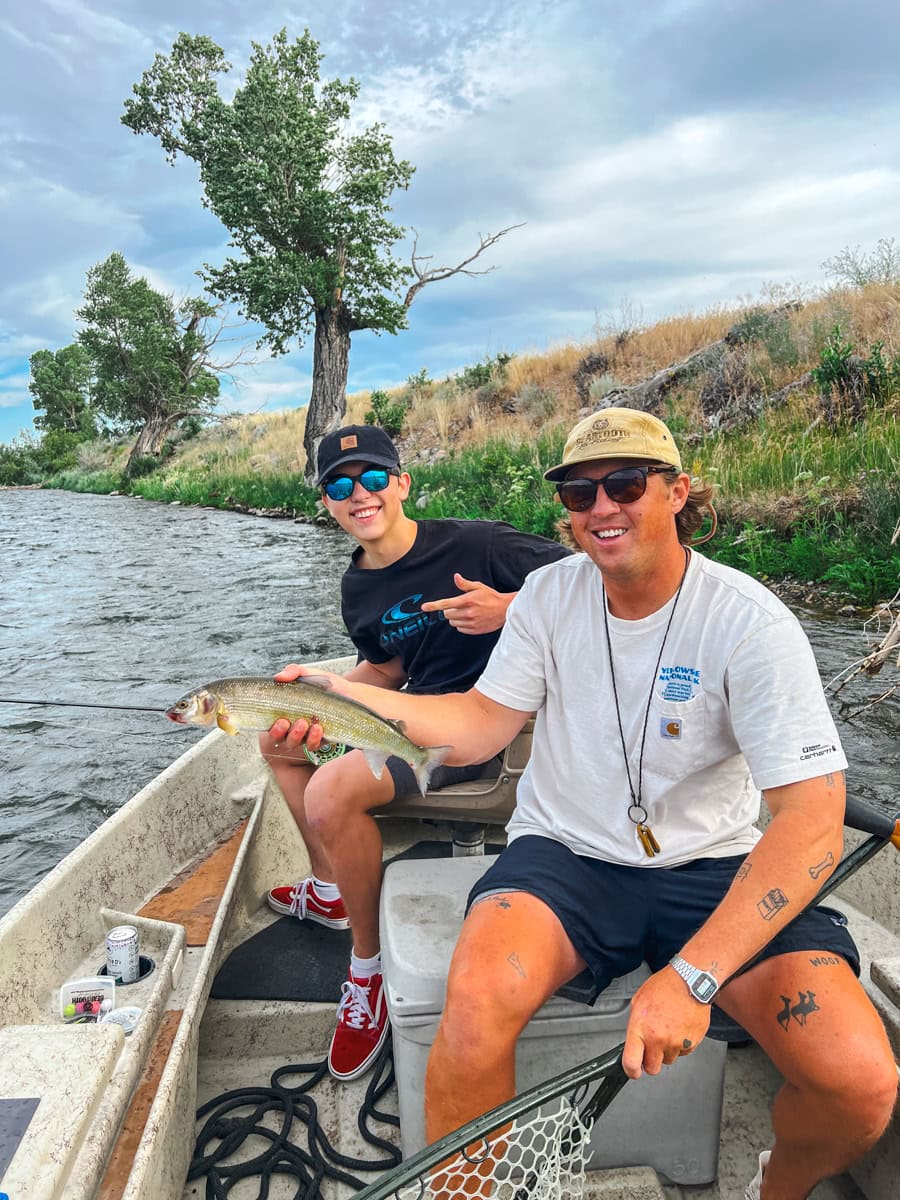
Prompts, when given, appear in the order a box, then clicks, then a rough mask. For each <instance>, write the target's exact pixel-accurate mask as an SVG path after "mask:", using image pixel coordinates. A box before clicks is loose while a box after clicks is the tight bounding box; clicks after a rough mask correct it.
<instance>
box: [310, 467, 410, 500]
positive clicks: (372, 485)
mask: <svg viewBox="0 0 900 1200" xmlns="http://www.w3.org/2000/svg"><path fill="white" fill-rule="evenodd" d="M396 474H397V472H396V471H388V470H387V469H386V468H385V467H369V468H368V469H367V470H365V471H363V472H362V474H360V475H335V476H334V478H333V479H329V480H327V481H326V482H325V483H323V484H322V490H323V491H324V493H325V495H326V496H327V497H328V499H329V500H347V499H349V498H350V496H352V495H353V489H354V488H355V487H356V485H357V483H361V484H362V485H363V487H364V488H365V489H366V491H367V492H383V491H384V489H385V488H386V487H387V485H388V482H389V480H390V478H391V476H392V475H396Z"/></svg>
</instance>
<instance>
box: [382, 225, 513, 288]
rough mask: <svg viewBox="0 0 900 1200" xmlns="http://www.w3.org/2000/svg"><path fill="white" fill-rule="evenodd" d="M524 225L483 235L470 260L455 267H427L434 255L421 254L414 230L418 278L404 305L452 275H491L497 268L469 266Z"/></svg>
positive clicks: (511, 226) (414, 257) (416, 231)
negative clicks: (474, 269) (473, 268)
mask: <svg viewBox="0 0 900 1200" xmlns="http://www.w3.org/2000/svg"><path fill="white" fill-rule="evenodd" d="M521 228H522V223H520V224H518V225H507V227H506V228H505V229H501V230H500V232H499V233H489V234H488V235H487V236H486V237H485V236H483V235H482V234H479V235H478V238H479V246H478V249H477V250H476V251H475V252H474V254H470V255H469V257H468V258H464V259H463V260H462V262H461V263H458V264H457V265H456V266H455V267H426V266H425V265H424V264H425V263H429V262H431V260H432V258H433V257H434V255H433V254H419V253H418V248H419V234H418V230H415V229H414V230H413V233H414V234H415V235H416V236H415V240H414V241H413V249H412V261H411V264H410V265H411V267H412V272H413V275H415V277H416V282H415V283H413V284H411V285H410V287H409V290H408V291H407V293H406V297H405V299H404V301H403V304H404V306H405V307H406V308H409V306H410V305H411V304H412V302H413V300H415V298H416V296H417V295H418V293H419V292H420V291H421V290H422V288H423V287H425V286H426V284H429V283H437V282H438V281H439V280H441V279H449V278H450V277H451V275H472V276H474V275H489V274H490V272H491V271H495V270H496V269H497V268H496V267H485V268H484V270H482V271H471V270H469V269H468V268H469V264H470V263H473V262H474V261H475V260H476V258H478V257H479V256H480V255H482V254H483V253H484V251H485V250H487V249H489V248H490V247H491V246H494V245H496V244H497V242H499V241H500V239H501V238H502V237H505V236H506V234H508V233H510V232H511V231H512V230H513V229H521Z"/></svg>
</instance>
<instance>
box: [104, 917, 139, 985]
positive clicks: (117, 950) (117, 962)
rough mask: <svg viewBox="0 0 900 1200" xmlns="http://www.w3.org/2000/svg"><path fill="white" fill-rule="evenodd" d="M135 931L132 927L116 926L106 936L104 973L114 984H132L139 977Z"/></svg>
mask: <svg viewBox="0 0 900 1200" xmlns="http://www.w3.org/2000/svg"><path fill="white" fill-rule="evenodd" d="M140 961H141V960H140V952H139V950H138V935H137V930H136V929H135V927H134V926H133V925H117V926H116V927H115V929H111V930H110V931H109V933H108V934H107V935H106V973H107V975H110V976H111V977H112V978H113V979H115V981H116V983H134V981H135V980H136V979H137V978H138V976H139V975H140V971H141V968H140Z"/></svg>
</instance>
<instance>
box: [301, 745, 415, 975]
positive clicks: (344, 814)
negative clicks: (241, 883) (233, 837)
mask: <svg viewBox="0 0 900 1200" xmlns="http://www.w3.org/2000/svg"><path fill="white" fill-rule="evenodd" d="M394 790H395V789H394V780H393V778H392V777H391V774H390V772H389V771H388V770H384V771H383V772H382V774H381V778H380V779H376V778H375V776H374V775H373V774H372V771H371V768H370V767H369V764H368V763H367V762H366V759H365V757H364V755H363V754H362V753H361V752H360V751H358V750H354V751H352V752H351V753H348V754H345V755H344V756H343V757H342V758H339V759H336V760H335V761H334V762H330V763H326V764H325V765H324V766H322V767H319V768H318V769H317V770H316V771H315V773H314V774H313V776H312V778H311V779H310V780H309V782H308V783H307V785H306V789H305V796H304V806H305V820H306V825H307V828H308V831H309V834H310V837H311V839H312V840H313V841H314V842H315V843H316V845H317V846H319V847H320V848H321V854H322V856H323V858H324V859H325V860H326V861H327V863H328V864H329V870H330V872H331V875H330V878H331V879H333V880H334V882H335V883H336V884H337V886H338V890H339V891H340V893H341V896H342V898H343V901H344V905H345V907H346V909H347V914H348V916H349V917H350V927H351V929H352V930H353V950H354V953H355V954H356V955H357V956H358V957H359V958H371V957H373V956H374V955H376V954H377V953H378V950H379V937H378V901H379V897H380V895H381V858H382V839H381V832H380V830H379V829H378V826H377V824H376V822H375V820H374V819H373V818H372V817H371V816H370V815H369V810H370V809H372V808H380V807H381V806H383V805H385V804H388V803H389V802H390V801H391V800H393V798H394Z"/></svg>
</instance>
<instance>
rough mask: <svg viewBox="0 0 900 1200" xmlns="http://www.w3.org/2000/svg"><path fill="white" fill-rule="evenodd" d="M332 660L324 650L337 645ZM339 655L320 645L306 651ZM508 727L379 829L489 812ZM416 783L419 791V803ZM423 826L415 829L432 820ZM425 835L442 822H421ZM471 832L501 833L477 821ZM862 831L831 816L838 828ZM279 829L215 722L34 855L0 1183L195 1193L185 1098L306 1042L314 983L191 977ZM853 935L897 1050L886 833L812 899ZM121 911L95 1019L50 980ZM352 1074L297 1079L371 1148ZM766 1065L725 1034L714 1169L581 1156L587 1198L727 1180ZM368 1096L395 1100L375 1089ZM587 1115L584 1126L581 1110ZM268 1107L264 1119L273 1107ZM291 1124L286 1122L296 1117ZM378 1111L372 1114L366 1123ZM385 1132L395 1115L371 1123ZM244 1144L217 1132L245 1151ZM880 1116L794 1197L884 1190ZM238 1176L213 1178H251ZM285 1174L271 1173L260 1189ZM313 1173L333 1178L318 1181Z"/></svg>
mask: <svg viewBox="0 0 900 1200" xmlns="http://www.w3.org/2000/svg"><path fill="white" fill-rule="evenodd" d="M349 662H350V660H346V665H349ZM323 666H328V667H331V668H338V669H340V664H335V663H332V664H323ZM528 737H529V735H528V734H527V733H526V734H523V735H521V737H520V739H518V740H517V742H516V743H514V744H513V747H512V748H511V751H510V752H509V753H508V756H507V760H506V762H505V764H504V771H503V773H502V775H501V779H500V780H499V781H497V782H490V781H478V783H477V784H474V785H473V784H469V785H461V788H460V790H459V791H450V792H444V793H438V794H434V795H433V796H432V797H430V798H429V799H427V800H425V801H423V800H422V798H421V797H411V798H410V799H409V800H408V801H404V802H399V803H398V804H396V805H394V806H392V809H393V811H392V812H388V813H387V814H386V816H385V819H384V821H383V825H382V829H383V832H384V834H385V842H386V851H387V853H388V854H392V853H395V852H396V851H397V850H400V849H402V848H404V847H405V846H407V845H409V844H410V843H412V842H415V841H417V840H418V839H419V838H420V837H422V836H423V832H422V826H421V825H420V824H419V821H418V818H420V817H422V816H425V815H426V814H431V815H434V813H435V811H437V812H439V813H440V814H441V815H442V816H443V817H444V818H448V819H449V818H454V817H455V818H456V819H465V820H468V821H479V820H481V821H484V822H487V823H489V824H490V823H493V822H497V821H499V820H502V818H503V813H504V812H505V811H507V809H508V804H509V797H510V795H511V790H512V789H513V788H514V786H515V776H516V774H517V773H518V772H519V771H520V770H521V767H522V766H523V765H524V762H525V760H526V759H527V754H528V748H529V740H528ZM435 805H437V806H438V807H437V808H435ZM424 836H426V837H429V838H434V837H435V836H436V834H435V830H434V827H429V829H428V832H427V833H425V834H424ZM438 836H441V837H443V838H445V839H447V840H449V839H450V837H451V833H450V831H449V827H447V826H439V835H438ZM490 836H491V838H492V839H494V840H501V838H502V832H501V829H500V828H499V827H496V828H494V829H493V830H492V832H491V835H490ZM861 840H862V835H859V834H856V833H853V832H851V831H848V837H847V841H848V846H851V847H852V846H854V845H856V844H857V843H858V842H860V841H861ZM307 867H308V857H307V854H306V850H305V847H304V846H303V843H302V841H301V839H300V836H299V833H298V832H297V829H296V827H295V825H294V823H293V821H292V820H291V818H290V816H289V814H288V812H287V809H286V807H285V805H284V804H283V802H282V801H281V798H280V796H279V795H278V793H277V789H276V788H275V786H274V784H273V783H272V782H271V779H270V776H269V773H268V771H267V770H266V769H265V767H264V766H263V764H262V762H261V760H260V758H259V756H258V753H257V750H256V747H255V743H254V740H253V739H251V738H243V737H239V738H230V737H227V736H225V735H223V734H222V733H220V732H218V731H215V732H213V733H211V734H209V735H208V736H207V737H206V738H204V739H203V740H202V741H201V742H199V743H197V744H196V745H195V746H194V747H193V748H192V749H191V750H189V751H188V752H187V753H186V754H184V755H182V756H181V757H180V758H179V759H178V760H177V761H176V762H174V763H173V764H172V765H171V766H170V767H169V768H168V769H167V770H166V771H164V772H163V773H162V774H161V775H159V776H158V777H157V778H156V779H155V780H154V781H153V782H152V783H151V784H149V785H148V786H147V787H146V788H144V789H143V790H142V791H141V792H139V793H138V794H137V795H136V796H135V797H134V798H133V799H132V800H131V801H129V803H128V804H126V805H125V806H124V807H123V808H122V809H121V810H119V811H118V812H117V813H115V814H114V815H113V816H112V817H110V818H109V820H107V821H106V822H105V823H104V824H103V825H102V826H101V827H100V828H99V829H98V830H97V831H96V832H95V833H94V834H92V835H91V836H90V837H89V838H88V839H86V841H85V842H84V843H83V844H82V845H81V846H80V847H78V849H76V850H75V851H74V852H73V853H71V854H70V855H69V856H68V857H67V858H65V859H64V860H63V861H62V862H61V863H60V864H59V865H58V866H57V867H56V868H55V869H54V870H53V871H51V872H50V873H49V874H48V875H47V876H46V877H45V878H44V879H43V880H42V881H41V882H40V883H39V884H38V885H37V886H36V887H35V888H34V889H33V890H32V891H31V892H30V893H29V894H28V895H27V896H26V897H25V898H24V899H23V900H22V901H21V902H20V903H19V904H18V905H17V906H16V907H15V908H14V909H13V910H12V911H11V912H10V913H8V914H7V916H6V917H4V918H3V920H2V921H0V1003H2V1013H3V1025H2V1028H0V1193H4V1192H5V1193H6V1195H7V1196H8V1197H9V1200H25V1198H26V1197H27V1198H28V1200H120V1198H121V1200H181V1198H182V1197H184V1198H187V1197H191V1198H193V1197H198V1196H202V1195H204V1194H205V1184H204V1181H203V1180H202V1179H198V1180H196V1181H194V1182H191V1183H188V1184H186V1183H185V1178H186V1175H187V1170H188V1164H189V1162H190V1160H191V1155H192V1150H193V1146H194V1141H195V1137H196V1131H197V1124H196V1121H195V1112H196V1109H197V1107H198V1106H199V1105H200V1104H202V1103H203V1102H205V1101H206V1100H208V1099H209V1098H211V1097H213V1096H216V1095H218V1094H219V1093H222V1092H224V1091H226V1090H228V1089H231V1088H237V1087H245V1086H249V1085H265V1084H268V1082H269V1079H270V1077H271V1075H272V1073H273V1071H274V1070H276V1069H277V1068H278V1067H279V1066H281V1065H283V1064H286V1063H296V1062H309V1061H316V1060H320V1059H322V1058H323V1057H324V1054H325V1051H326V1049H327V1046H328V1042H329V1039H330V1036H331V1032H332V1030H333V1027H334V1009H335V1005H334V1003H333V1002H331V1003H316V1002H308V1001H278V1000H264V1001H248V1000H222V999H210V989H211V987H212V984H213V980H214V977H215V975H216V973H217V971H218V969H219V967H220V966H221V964H222V963H223V961H224V960H225V959H226V957H227V956H228V955H229V954H230V952H231V951H232V950H233V949H234V948H235V947H238V946H240V945H242V944H243V943H245V942H246V941H247V939H248V938H250V937H251V936H253V935H255V934H257V933H258V932H260V931H261V930H263V929H265V928H266V927H267V926H268V925H270V924H271V923H272V922H273V921H275V920H276V919H277V918H276V917H275V914H273V913H272V912H270V910H269V909H268V907H267V906H266V904H265V894H266V891H267V889H268V888H269V887H270V886H272V883H273V881H286V880H291V879H297V878H300V877H301V876H303V875H304V874H305V873H306V870H307ZM832 902H836V903H837V904H838V907H840V908H841V909H842V910H843V911H845V912H846V913H847V914H848V916H849V918H850V923H851V928H852V930H853V933H854V936H855V937H856V939H857V941H858V943H859V945H860V948H861V950H862V952H863V957H864V967H863V978H864V981H865V983H866V986H867V988H868V989H869V991H870V994H871V996H872V998H873V1000H874V1002H875V1004H876V1005H877V1007H878V1009H879V1011H880V1012H881V1013H882V1015H883V1017H884V1019H885V1022H886V1024H887V1026H888V1029H889V1031H890V1034H891V1038H892V1043H893V1046H894V1049H895V1053H896V1054H897V1056H898V1058H900V855H897V854H895V853H894V852H893V851H892V850H890V849H889V850H887V851H886V852H883V853H881V854H879V855H877V856H876V857H875V858H874V859H873V860H872V861H871V862H869V863H867V864H866V865H865V866H864V867H863V868H862V869H861V870H860V871H859V872H857V873H856V874H855V875H854V876H853V878H852V879H850V880H849V881H848V882H847V883H846V884H845V885H844V887H842V888H841V889H840V890H839V892H838V893H837V894H836V897H834V898H833V899H832ZM121 925H131V926H134V927H135V928H137V930H138V933H139V937H140V951H141V955H142V956H145V957H146V958H147V959H149V960H151V961H152V964H153V969H152V971H150V973H149V974H147V975H146V976H145V977H144V978H142V979H141V980H139V981H138V982H137V983H134V984H131V985H129V986H128V987H127V988H125V989H120V990H119V996H118V998H117V1000H116V1004H117V1005H119V1004H123V1005H128V1006H135V1007H139V1008H140V1009H141V1014H140V1018H139V1020H138V1021H137V1024H136V1027H135V1028H134V1031H133V1032H132V1033H130V1034H129V1035H128V1036H126V1035H125V1031H124V1029H123V1028H122V1027H120V1026H116V1025H111V1024H64V1023H63V1022H62V1020H61V1018H60V1010H59V986H60V983H61V982H62V981H63V980H71V979H78V978H84V977H88V976H93V975H95V974H96V972H97V969H98V966H99V965H100V964H102V963H103V962H104V957H105V937H106V934H107V932H108V931H109V930H110V929H111V928H113V927H115V926H121ZM366 1083H367V1080H366V1079H365V1078H363V1079H361V1080H358V1081H356V1082H354V1083H352V1084H342V1085H337V1084H335V1083H333V1081H331V1080H330V1079H327V1078H326V1079H325V1080H323V1081H322V1082H321V1083H320V1084H319V1085H318V1087H317V1089H316V1093H315V1094H316V1098H317V1100H318V1102H319V1115H320V1121H321V1125H322V1127H323V1128H324V1129H325V1130H326V1131H327V1133H328V1136H329V1138H330V1139H331V1140H332V1142H333V1143H334V1144H335V1145H337V1146H338V1148H339V1149H341V1150H342V1152H343V1153H345V1154H348V1155H350V1156H353V1157H359V1156H368V1157H373V1155H372V1152H371V1149H370V1148H369V1149H368V1150H367V1148H366V1147H365V1146H364V1145H363V1144H362V1142H361V1139H360V1135H359V1132H358V1129H357V1121H356V1117H357V1111H358V1109H359V1106H360V1103H361V1100H362V1097H363V1094H364V1092H365V1088H366ZM778 1083H779V1081H778V1078H777V1075H776V1074H775V1072H774V1070H773V1069H772V1068H771V1066H770V1065H769V1064H768V1062H767V1060H766V1059H765V1058H764V1056H763V1055H762V1054H761V1053H760V1052H759V1051H758V1050H757V1049H756V1048H755V1047H748V1048H743V1049H731V1050H729V1052H728V1054H727V1059H726V1067H725V1100H724V1109H723V1116H722V1125H721V1139H720V1144H719V1155H718V1182H717V1183H716V1184H710V1185H707V1186H700V1187H691V1188H690V1189H689V1191H684V1190H683V1189H682V1188H681V1187H680V1186H678V1185H675V1184H672V1183H670V1182H669V1181H668V1180H666V1179H664V1178H662V1177H661V1176H659V1175H657V1173H656V1172H655V1171H654V1170H652V1169H651V1168H649V1167H643V1166H631V1167H627V1168H621V1169H612V1170H603V1171H598V1172H591V1173H589V1175H588V1186H587V1192H588V1194H590V1195H592V1196H598V1197H599V1196H602V1197H604V1200H626V1198H628V1200H664V1198H667V1200H680V1198H681V1197H683V1196H685V1197H686V1196H688V1195H689V1196H690V1197H692V1198H694V1200H739V1198H740V1197H741V1196H742V1194H743V1188H744V1186H745V1184H746V1183H747V1181H748V1180H749V1179H750V1178H751V1176H752V1175H753V1173H754V1170H755V1164H756V1153H757V1151H758V1150H760V1149H763V1148H765V1147H766V1146H767V1145H768V1143H769V1139H770V1127H769V1116H768V1111H769V1104H770V1100H771V1097H772V1095H773V1094H774V1092H775V1091H776V1090H777V1087H778ZM380 1107H382V1108H386V1109H391V1108H393V1110H394V1111H396V1110H397V1104H396V1098H392V1097H391V1096H390V1095H388V1096H387V1097H385V1099H384V1100H383V1101H382V1102H381V1105H380ZM602 1121H603V1118H602V1117H601V1118H600V1122H599V1126H602ZM276 1124H277V1122H276ZM298 1132H299V1136H300V1137H301V1138H302V1137H304V1136H305V1130H302V1129H301V1130H299V1131H298ZM382 1132H384V1131H382ZM386 1136H388V1137H389V1138H392V1139H393V1141H394V1142H395V1143H399V1140H400V1139H399V1135H398V1133H397V1131H396V1130H390V1129H389V1130H388V1131H387V1135H386ZM258 1150H259V1146H258V1145H255V1146H248V1147H247V1148H246V1149H245V1150H241V1151H239V1152H238V1155H237V1156H238V1157H240V1156H241V1155H244V1154H245V1155H246V1156H248V1157H249V1156H251V1155H253V1154H255V1153H257V1152H258ZM898 1181H900V1117H895V1121H894V1125H893V1127H892V1128H891V1129H890V1130H889V1131H888V1133H887V1134H886V1136H885V1138H884V1139H883V1140H882V1142H881V1143H880V1144H879V1146H878V1147H877V1148H876V1149H875V1150H874V1151H873V1152H872V1153H871V1154H870V1155H868V1156H867V1158H866V1159H865V1160H864V1161H862V1162H861V1163H860V1164H858V1165H857V1166H856V1167H855V1168H854V1169H853V1172H852V1177H851V1176H844V1177H841V1178H839V1179H835V1180H829V1181H828V1182H826V1183H824V1184H822V1185H820V1187H819V1188H818V1189H817V1190H816V1192H815V1193H814V1195H815V1197H816V1200H860V1198H861V1197H866V1198H867V1200H900V1182H898ZM258 1187H259V1185H258V1180H257V1181H254V1180H253V1179H252V1178H248V1179H246V1180H243V1181H242V1182H240V1183H238V1184H237V1185H236V1186H235V1187H234V1188H233V1190H232V1191H231V1192H230V1193H229V1195H230V1196H231V1197H232V1198H233V1200H244V1198H245V1197H255V1196H257V1195H258ZM296 1190H297V1183H296V1180H292V1179H289V1178H282V1177H280V1176H275V1177H273V1179H272V1183H271V1190H270V1192H269V1195H270V1196H271V1197H272V1198H273V1200H279V1198H280V1197H288V1196H294V1195H295V1194H296ZM322 1190H323V1193H324V1194H325V1196H326V1197H327V1198H328V1200H330V1197H331V1196H334V1197H336V1198H337V1197H340V1200H343V1198H344V1197H347V1196H349V1195H350V1194H352V1189H351V1188H350V1187H348V1186H347V1185H345V1184H339V1183H338V1184H335V1183H329V1182H328V1181H326V1182H325V1183H324V1184H323V1189H322Z"/></svg>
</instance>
